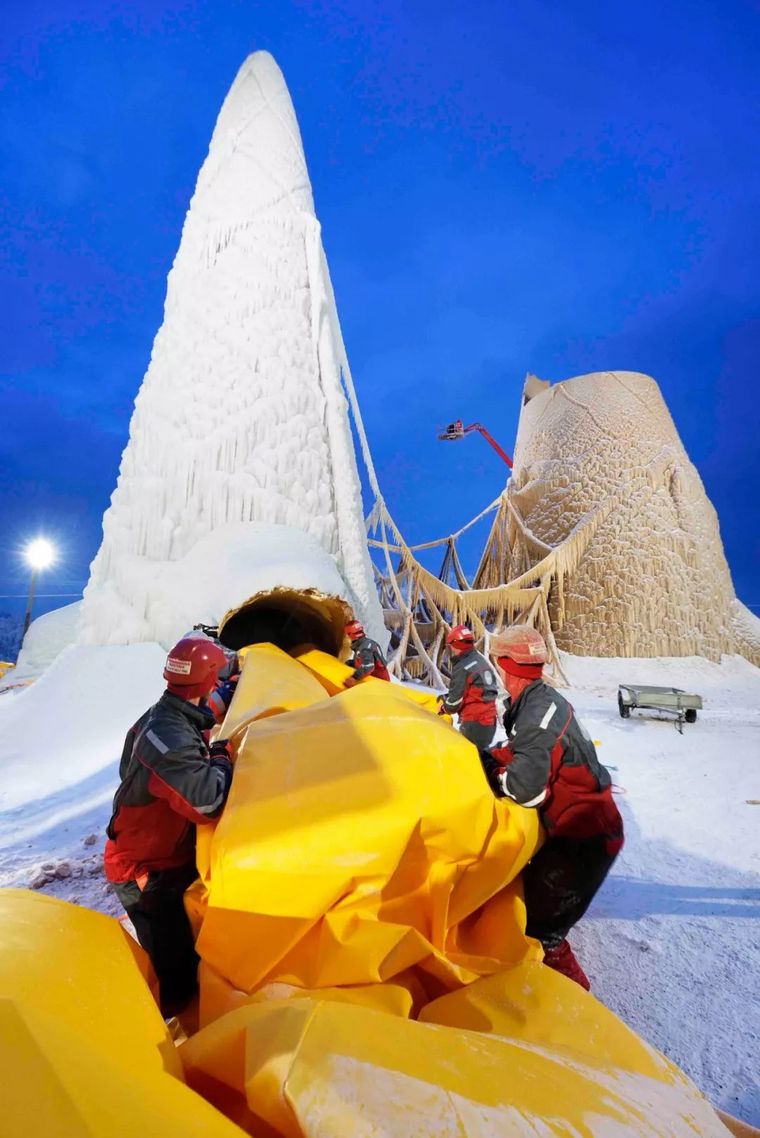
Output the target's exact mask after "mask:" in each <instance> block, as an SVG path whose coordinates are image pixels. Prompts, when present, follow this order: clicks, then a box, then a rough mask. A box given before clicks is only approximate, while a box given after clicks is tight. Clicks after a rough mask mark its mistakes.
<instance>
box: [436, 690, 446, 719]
mask: <svg viewBox="0 0 760 1138" xmlns="http://www.w3.org/2000/svg"><path fill="white" fill-rule="evenodd" d="M445 698H446V697H445V696H442V695H439V696H438V699H437V701H436V702H437V703H438V714H439V715H448V711H447V710H446V707H445V704H444V702H443V701H444V699H445Z"/></svg>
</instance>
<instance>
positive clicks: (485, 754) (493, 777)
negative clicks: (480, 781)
mask: <svg viewBox="0 0 760 1138" xmlns="http://www.w3.org/2000/svg"><path fill="white" fill-rule="evenodd" d="M480 763H481V766H482V767H483V774H484V775H485V776H486V780H487V782H488V785H489V786H490V788H491V790H492V791H493V792H494V794H495V795H496V797H497V798H504V797H505V794H504V787H503V785H502V781H501V776H502V775H503V774H505V773H506V770H507V768H506V767H505V766H504V765H503V764H502V763H500V762H499V760H498V759H496V758H494V756H493V755H492V754H491V752H490V751H480Z"/></svg>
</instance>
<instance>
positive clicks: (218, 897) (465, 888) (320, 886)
mask: <svg viewBox="0 0 760 1138" xmlns="http://www.w3.org/2000/svg"><path fill="white" fill-rule="evenodd" d="M249 659H250V657H249ZM292 664H293V666H295V667H298V666H299V665H298V664H296V663H295V662H294V661H293V662H292ZM247 667H248V663H246V668H247ZM236 698H237V696H236ZM231 710H232V709H231ZM538 841H539V824H538V819H537V816H536V813H535V811H529V810H523V809H522V808H521V807H518V806H515V805H514V804H509V805H508V804H505V803H502V802H496V801H495V800H494V798H493V796H492V795H491V794H490V793H488V791H487V785H486V783H485V780H484V777H483V774H482V771H481V768H480V763H479V759H478V755H477V751H476V750H475V748H474V747H473V746H472V745H471V744H470V743H468V742H467V741H466V740H465V739H463V738H462V737H461V736H460V735H458V734H457V733H456V732H455V731H452V730H451V729H450V727H449V726H448V725H447V724H445V723H444V722H442V721H441V720H440V719H438V718H437V717H435V716H433V715H430V714H429V712H427V711H425V710H423V709H422V708H420V707H419V706H417V705H416V704H415V703H414V702H413V701H412V700H410V699H409V698H407V696H406V695H405V694H403V693H402V692H400V691H397V690H396V685H391V684H388V683H383V682H375V683H372V684H369V683H363V684H360V685H358V686H357V687H355V688H352V689H351V690H350V691H346V692H343V693H342V694H340V695H339V696H336V697H334V698H332V699H325V700H323V701H320V702H317V703H314V704H312V705H311V706H309V707H301V708H299V709H297V710H294V711H290V712H288V713H283V714H278V715H273V716H270V717H267V718H263V719H257V720H256V721H255V722H253V723H251V724H250V725H249V726H248V727H247V729H246V732H245V736H244V738H243V740H242V742H241V745H240V747H239V750H238V756H237V762H236V767H235V777H234V781H233V788H232V792H231V795H230V799H229V801H228V804H227V807H226V809H225V812H224V815H223V816H222V818H221V820H220V821H219V823H218V825H217V826H216V828H215V830H214V832H213V835H210V843H209V849H208V851H207V855H208V861H207V871H204V877H206V878H207V882H206V884H207V888H208V905H207V908H206V911H205V916H204V918H203V923H202V927H201V931H200V935H199V938H198V951H199V952H200V954H201V956H202V958H203V959H204V961H205V962H206V963H207V964H209V965H210V966H211V967H212V968H213V970H214V971H215V972H216V973H217V974H218V975H219V976H221V977H223V978H224V979H225V980H227V981H228V982H229V983H230V984H231V985H232V986H233V987H234V988H237V989H239V990H241V991H244V992H251V991H253V990H254V989H255V988H256V987H257V986H259V985H261V984H263V983H264V982H267V981H272V980H278V981H283V982H287V983H292V984H295V985H297V986H300V987H303V988H323V987H333V986H345V985H363V984H373V983H378V982H383V981H387V980H391V979H392V978H393V977H394V976H395V975H396V974H397V973H399V972H402V971H404V970H406V969H408V968H410V967H413V966H417V967H419V968H420V969H421V970H423V971H424V972H426V973H427V974H428V975H429V976H430V977H432V978H433V979H434V980H435V981H436V982H437V983H438V985H440V986H441V987H440V990H446V989H448V988H451V987H456V986H458V985H459V984H462V983H467V982H469V981H470V980H472V979H475V978H476V977H477V976H480V975H483V974H487V973H490V972H493V971H496V970H498V969H500V968H503V967H504V966H505V965H507V964H511V963H514V962H515V961H516V960H519V959H521V958H522V957H523V956H524V955H525V954H526V953H532V954H533V955H536V954H537V953H538V951H539V950H538V949H537V948H536V946H535V945H533V944H531V943H529V942H528V941H527V940H526V938H525V936H524V932H523V929H524V912H523V907H522V901H521V898H520V891H519V886H517V885H515V884H514V879H515V878H516V876H517V874H518V873H519V870H520V869H521V868H522V866H523V865H524V864H525V862H526V861H527V860H528V858H529V857H530V856H531V855H532V853H533V852H534V850H535V849H536V847H537V843H538ZM489 906H493V909H494V912H495V913H496V914H497V917H498V919H493V920H489V918H488V911H489ZM484 928H487V929H488V936H484V934H483V930H484Z"/></svg>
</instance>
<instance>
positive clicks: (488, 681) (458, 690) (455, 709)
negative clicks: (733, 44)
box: [443, 648, 499, 724]
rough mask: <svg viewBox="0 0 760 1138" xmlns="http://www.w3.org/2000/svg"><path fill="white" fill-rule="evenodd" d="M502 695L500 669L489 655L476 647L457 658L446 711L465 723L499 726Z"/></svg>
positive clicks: (447, 697)
mask: <svg viewBox="0 0 760 1138" xmlns="http://www.w3.org/2000/svg"><path fill="white" fill-rule="evenodd" d="M498 693H499V688H498V681H497V679H496V670H495V668H494V666H493V664H492V663H491V662H490V661H489V660H486V658H485V656H483V655H481V653H480V652H476V650H475V649H474V648H470V649H469V650H468V651H467V652H462V653H460V655H458V656H454V659H453V663H452V666H451V682H450V684H449V690H448V692H447V693H446V695H445V697H444V700H443V708H444V711H448V712H449V714H450V715H453V714H454V713H456V714H458V715H459V718H460V719H461V720H462V721H463V722H465V723H468V722H470V723H485V724H492V723H496V696H497V695H498Z"/></svg>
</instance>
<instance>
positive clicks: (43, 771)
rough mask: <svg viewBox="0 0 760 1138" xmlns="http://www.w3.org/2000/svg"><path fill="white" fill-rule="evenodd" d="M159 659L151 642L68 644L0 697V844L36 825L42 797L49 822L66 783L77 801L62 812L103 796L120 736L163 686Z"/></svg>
mask: <svg viewBox="0 0 760 1138" xmlns="http://www.w3.org/2000/svg"><path fill="white" fill-rule="evenodd" d="M164 660H165V653H164V652H163V650H162V649H161V648H160V647H159V646H158V645H157V644H135V645H131V646H129V647H118V648H117V647H109V648H91V647H83V646H76V645H74V646H71V647H69V648H65V649H64V650H63V652H61V654H60V655H59V656H58V657H57V659H56V660H55V661H54V662H53V663H52V664H51V666H50V667H49V668H48V670H47V671H46V672H45V674H44V675H43V676H42V677H41V678H40V679H39V680H37V682H36V683H34V684H32V685H31V686H30V687H28V688H24V689H23V690H21V691H19V692H10V693H6V694H5V695H4V696H3V699H2V702H0V756H2V780H0V848H2V847H3V846H4V845H7V844H9V843H11V842H18V841H20V840H21V839H22V837H23V832H24V830H25V828H29V829H31V830H34V829H35V828H36V826H37V824H38V823H39V815H40V810H39V808H40V804H41V803H42V804H45V811H44V812H45V813H46V820H47V822H50V819H51V818H52V817H53V815H54V814H55V813H56V809H57V801H56V796H57V795H60V793H61V792H64V791H66V790H67V788H72V787H77V788H78V796H79V801H78V802H74V803H69V804H67V806H66V807H65V808H63V807H62V811H63V812H66V810H68V811H71V810H72V809H73V810H74V811H75V812H76V811H78V810H80V809H84V808H85V806H86V805H87V803H88V802H89V803H90V804H92V801H93V795H94V796H95V798H97V800H98V801H103V802H105V801H107V800H110V797H111V795H112V794H113V791H114V789H115V786H116V783H117V781H118V780H117V776H116V773H115V764H116V763H117V761H118V759H119V758H120V756H121V749H122V745H123V743H124V736H125V734H126V732H127V731H128V729H129V728H130V726H131V725H132V723H134V721H135V719H137V718H138V717H139V716H140V715H141V714H142V713H143V711H145V710H146V709H147V708H148V707H150V705H151V704H153V703H155V701H156V700H157V699H158V698H159V696H160V695H161V692H162V690H163V688H164V682H163V679H162V671H163V666H164ZM104 772H107V774H106V777H105V778H101V776H102V775H103V773H104ZM31 803H34V806H35V808H34V809H33V810H30V809H28V807H29V804H31Z"/></svg>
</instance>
